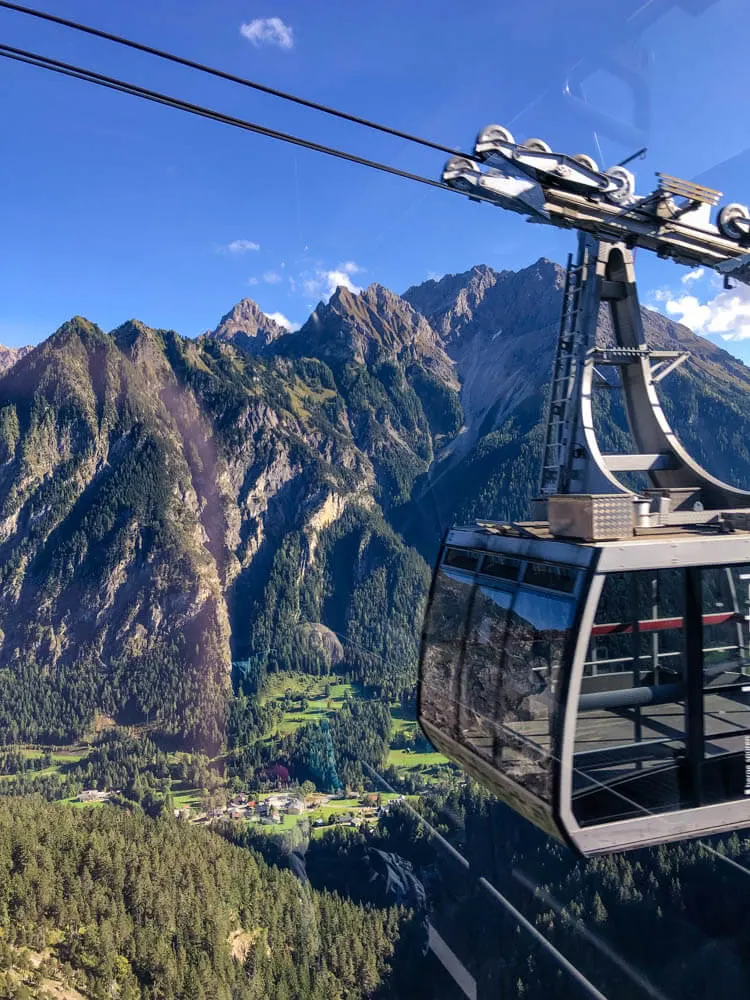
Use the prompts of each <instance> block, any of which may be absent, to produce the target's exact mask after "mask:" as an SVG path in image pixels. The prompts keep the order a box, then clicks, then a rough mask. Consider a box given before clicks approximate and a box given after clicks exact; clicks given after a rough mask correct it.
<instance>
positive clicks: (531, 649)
mask: <svg viewBox="0 0 750 1000" xmlns="http://www.w3.org/2000/svg"><path fill="white" fill-rule="evenodd" d="M574 612H575V604H574V603H573V602H572V601H570V600H564V599H561V598H555V597H551V596H546V595H543V594H539V593H537V592H534V591H530V590H524V589H523V588H519V589H518V590H517V592H516V595H515V600H514V602H513V606H512V608H511V610H510V613H509V616H508V625H507V630H506V640H505V651H504V658H503V664H502V672H501V677H500V684H499V687H498V694H497V702H496V715H497V720H498V742H499V750H498V757H499V761H500V764H501V766H502V768H503V771H504V772H505V773H506V774H507V775H508V776H509V777H511V778H513V780H514V781H517V782H518V783H519V784H521V785H523V786H524V787H526V788H528V789H529V790H530V791H532V792H534V793H535V794H536V795H539V796H540V797H541V798H543V799H545V800H547V801H549V799H550V798H551V794H552V788H551V777H552V752H553V749H552V732H553V725H554V711H555V698H556V692H557V685H558V681H559V673H560V665H561V662H562V656H563V651H564V646H565V642H566V639H567V637H568V634H569V630H570V626H571V624H572V622H573V616H574Z"/></svg>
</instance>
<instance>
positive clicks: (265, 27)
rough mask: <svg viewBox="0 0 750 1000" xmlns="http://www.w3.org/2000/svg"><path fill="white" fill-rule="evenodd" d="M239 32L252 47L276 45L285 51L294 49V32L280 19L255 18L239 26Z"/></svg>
mask: <svg viewBox="0 0 750 1000" xmlns="http://www.w3.org/2000/svg"><path fill="white" fill-rule="evenodd" d="M240 32H241V34H243V35H244V36H245V38H247V40H248V41H249V42H252V43H253V45H263V44H268V45H278V47H279V48H280V49H286V50H287V51H288V50H289V49H293V48H294V32H293V31H292V28H291V26H290V25H288V24H284V22H283V21H282V20H281V18H280V17H256V18H255V20H253V21H249V22H248V23H247V24H242V25H240Z"/></svg>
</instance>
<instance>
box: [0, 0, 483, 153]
mask: <svg viewBox="0 0 750 1000" xmlns="http://www.w3.org/2000/svg"><path fill="white" fill-rule="evenodd" d="M0 7H5V8H6V9H7V10H12V11H16V12H17V13H19V14H26V15H28V16H29V17H36V18H39V19H41V20H43V21H50V22H52V23H53V24H60V25H62V26H63V27H65V28H71V29H72V30H73V31H81V32H84V33H85V34H87V35H93V36H95V37H96V38H104V39H106V41H108V42H114V43H115V44H117V45H124V46H126V47H127V48H129V49H135V50H136V51H138V52H145V53H147V54H148V55H151V56H156V57H157V58H159V59H166V60H168V61H169V62H172V63H176V64H177V65H178V66H186V67H187V68H188V69H194V70H197V71H198V72H199V73H207V74H208V75H210V76H215V77H218V79H220V80H228V81H229V82H230V83H237V84H239V85H240V86H242V87H249V88H250V89H251V90H257V91H260V92H261V93H263V94H270V95H271V96H272V97H278V98H280V99H281V100H283V101H290V102H291V103H293V104H299V105H301V106H302V107H304V108H312V109H313V110H314V111H320V112H321V113H322V114H325V115H331V116H332V117H334V118H340V119H342V120H343V121H348V122H353V123H354V124H355V125H362V126H363V127H364V128H369V129H374V130H375V131H376V132H382V133H384V134H385V135H392V136H395V137H396V138H397V139H406V140H407V141H408V142H414V143H416V144H417V145H419V146H425V147H426V148H427V149H434V150H437V152H439V153H448V155H449V156H456V155H458V156H467V157H468V158H469V159H474V157H473V156H472V155H471V154H467V153H462V152H461V151H460V150H458V149H455V148H453V147H451V146H444V145H442V144H441V143H439V142H432V140H430V139H423V138H421V137H420V136H417V135H412V134H411V133H409V132H402V131H401V130H400V129H396V128H391V127H390V126H389V125H382V124H380V123H379V122H373V121H370V120H369V119H367V118H362V117H360V116H359V115H352V114H349V113H348V112H347V111H339V110H338V109H337V108H332V107H330V106H329V105H327V104H321V103H320V102H319V101H311V100H309V99H308V98H306V97H298V96H297V95H296V94H289V93H287V92H286V91H283V90H278V89H277V88H276V87H269V86H268V85H267V84H265V83H258V82H257V81H256V80H248V79H247V78H246V77H243V76H237V75H235V74H234V73H228V72H226V71H225V70H222V69H216V67H214V66H206V65H205V64H204V63H199V62H196V61H195V60H193V59H187V58H185V57H184V56H179V55H176V54H175V53H174V52H167V51H165V50H164V49H157V48H155V47H154V46H152V45H144V44H143V43H142V42H136V41H134V40H133V39H132V38H125V37H124V36H123V35H115V34H112V33H111V32H109V31H102V30H101V29H100V28H94V27H92V26H91V25H88V24H82V23H81V22H80V21H72V20H70V19H69V18H67V17H60V16H58V15H57V14H49V13H47V12H46V11H42V10H36V9H34V8H33V7H25V6H24V5H23V4H19V3H12V2H11V0H0Z"/></svg>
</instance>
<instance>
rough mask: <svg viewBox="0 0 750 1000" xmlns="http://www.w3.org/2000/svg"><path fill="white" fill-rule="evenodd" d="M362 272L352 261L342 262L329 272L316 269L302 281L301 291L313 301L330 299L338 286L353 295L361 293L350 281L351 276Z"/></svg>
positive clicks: (361, 268)
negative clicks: (313, 299) (341, 286)
mask: <svg viewBox="0 0 750 1000" xmlns="http://www.w3.org/2000/svg"><path fill="white" fill-rule="evenodd" d="M361 271H364V268H363V267H360V266H359V264H355V263H354V261H353V260H347V261H344V263H343V264H339V266H338V267H336V268H333V269H332V270H330V271H326V270H323V269H318V270H316V271H315V273H314V275H313V276H311V277H306V278H304V280H303V281H302V290H303V291H304V293H305V295H307V296H309V297H311V298H315V299H326V300H327V299H330V297H331V296H332V295H333V293H334V292H335V291H336V289H337V288H338V287H339V285H343V287H344V288H348V289H349V291H350V292H352V293H353V294H354V295H356V294H358V293H359V292H361V291H362V289H361V288H359V287H358V286H357V285H355V284H354V282H353V281H352V279H351V276H352V275H353V274H357V273H359V272H361Z"/></svg>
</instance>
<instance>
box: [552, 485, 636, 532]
mask: <svg viewBox="0 0 750 1000" xmlns="http://www.w3.org/2000/svg"><path fill="white" fill-rule="evenodd" d="M547 516H548V517H549V526H550V531H551V532H552V534H553V535H555V536H558V537H559V536H562V537H564V538H580V539H582V540H583V541H588V542H593V541H599V540H603V539H607V538H623V537H630V536H632V534H633V523H634V520H633V519H634V505H633V498H632V497H631V496H630V495H629V494H614V495H607V494H600V495H598V496H597V495H590V494H576V495H570V496H565V495H563V496H552V497H550V498H549V500H548V501H547Z"/></svg>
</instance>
